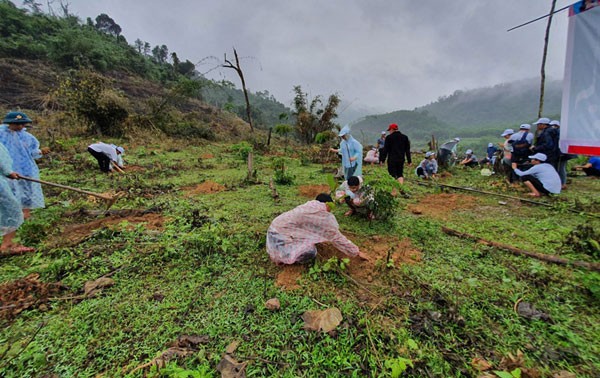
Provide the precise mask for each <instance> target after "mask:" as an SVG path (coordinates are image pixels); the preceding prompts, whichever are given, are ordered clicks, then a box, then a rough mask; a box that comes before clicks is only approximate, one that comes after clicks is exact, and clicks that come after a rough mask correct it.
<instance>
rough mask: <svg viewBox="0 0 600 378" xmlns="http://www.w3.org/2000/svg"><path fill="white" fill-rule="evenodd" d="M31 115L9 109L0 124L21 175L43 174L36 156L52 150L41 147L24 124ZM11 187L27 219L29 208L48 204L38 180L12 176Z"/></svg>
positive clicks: (0, 134) (1, 138)
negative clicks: (15, 178) (20, 178)
mask: <svg viewBox="0 0 600 378" xmlns="http://www.w3.org/2000/svg"><path fill="white" fill-rule="evenodd" d="M31 123H32V121H31V119H30V118H29V117H28V116H27V115H26V114H25V113H22V112H9V113H8V114H7V115H6V116H5V117H4V119H3V120H2V125H0V143H2V144H3V145H4V147H6V149H7V150H8V154H9V156H10V157H11V159H12V161H13V169H14V170H15V171H16V172H19V174H20V175H22V176H27V177H31V178H34V179H38V180H39V178H40V170H39V168H38V166H37V164H36V162H35V161H36V160H37V159H39V158H41V157H42V156H43V155H45V154H47V153H49V152H50V149H49V148H42V149H40V142H39V141H38V140H37V139H36V137H34V136H33V135H31V134H30V133H28V132H27V130H26V129H25V127H26V126H27V125H29V124H31ZM9 185H10V186H11V189H12V191H13V193H14V194H15V196H16V197H17V199H18V200H19V202H20V203H21V207H22V208H23V214H24V216H25V219H27V218H29V214H30V210H31V209H37V208H43V207H45V203H44V193H43V191H42V186H41V185H40V184H39V183H37V182H31V181H26V180H11V181H10V182H9Z"/></svg>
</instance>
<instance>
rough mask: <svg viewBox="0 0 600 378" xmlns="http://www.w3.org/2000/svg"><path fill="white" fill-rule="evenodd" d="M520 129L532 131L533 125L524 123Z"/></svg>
mask: <svg viewBox="0 0 600 378" xmlns="http://www.w3.org/2000/svg"><path fill="white" fill-rule="evenodd" d="M519 129H521V130H530V129H531V125H530V124H528V123H524V124H522V125H521V126H519Z"/></svg>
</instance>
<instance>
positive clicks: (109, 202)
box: [19, 175, 124, 210]
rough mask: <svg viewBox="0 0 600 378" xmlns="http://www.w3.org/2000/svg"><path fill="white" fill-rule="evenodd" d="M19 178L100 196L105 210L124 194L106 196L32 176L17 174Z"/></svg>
mask: <svg viewBox="0 0 600 378" xmlns="http://www.w3.org/2000/svg"><path fill="white" fill-rule="evenodd" d="M19 179H21V180H26V181H32V182H37V183H39V184H44V185H49V186H55V187H57V188H62V189H67V190H72V191H74V192H77V193H83V194H87V195H90V196H93V197H97V198H101V199H103V200H105V201H106V210H108V209H110V207H111V206H112V205H114V203H115V202H116V201H117V200H118V199H119V198H121V197H123V196H124V193H117V194H115V195H114V196H108V195H104V194H100V193H95V192H90V191H87V190H83V189H77V188H73V187H72V186H67V185H61V184H56V183H53V182H49V181H43V180H38V179H34V178H31V177H27V176H21V175H19Z"/></svg>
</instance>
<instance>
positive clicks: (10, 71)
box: [0, 0, 291, 136]
mask: <svg viewBox="0 0 600 378" xmlns="http://www.w3.org/2000/svg"><path fill="white" fill-rule="evenodd" d="M21 3H22V4H23V8H19V7H18V5H17V3H16V2H14V1H9V0H0V19H1V22H0V36H1V38H0V78H1V79H2V91H1V93H0V111H3V112H4V111H8V110H12V109H22V110H27V111H33V112H42V111H47V110H49V109H48V107H51V108H52V109H53V110H56V109H58V110H61V111H68V112H70V114H76V115H79V116H81V117H79V118H80V119H82V122H84V123H87V124H89V127H90V128H92V129H96V130H98V131H100V132H102V133H108V134H121V133H122V132H123V130H121V129H120V128H117V127H116V125H123V124H127V123H132V124H133V123H135V124H147V125H150V126H151V127H159V128H161V129H163V131H165V132H167V133H172V134H173V133H174V134H182V135H186V136H187V135H208V134H207V133H212V131H213V130H214V129H217V128H219V127H221V128H225V129H228V130H233V129H234V127H233V126H232V125H233V124H240V123H242V122H241V120H240V119H238V118H237V117H239V118H242V119H244V120H246V118H247V115H246V108H245V101H244V95H243V94H242V91H241V90H239V89H236V88H235V84H233V83H231V82H227V81H213V80H208V79H206V78H205V77H203V76H202V75H201V74H200V73H199V72H198V71H197V70H196V67H195V64H194V63H192V62H190V61H189V60H188V59H185V57H181V56H178V54H177V52H175V51H170V50H169V48H168V46H166V45H157V46H154V47H152V46H150V44H149V43H148V42H144V41H143V40H141V39H140V38H138V39H136V40H135V41H132V42H128V41H127V40H126V39H125V37H124V36H123V35H122V34H121V32H122V29H121V26H119V25H118V23H117V22H116V21H115V20H113V19H112V18H111V17H110V16H109V15H107V14H100V15H98V16H97V17H96V18H95V20H92V19H91V18H88V19H87V20H80V19H79V18H78V17H76V16H74V15H72V14H70V13H69V11H68V4H63V3H62V2H61V4H60V5H61V7H58V6H57V5H56V4H55V8H57V9H54V11H52V12H50V14H47V13H44V12H43V11H42V9H41V4H39V3H37V2H34V1H27V2H21ZM51 3H52V2H49V3H48V4H49V5H48V6H51ZM219 65H220V64H219V62H215V66H216V69H219ZM222 69H224V68H222ZM249 85H252V83H249ZM86 86H87V87H86ZM77 93H85V94H86V96H84V97H85V98H80V97H77V96H75V94H77ZM249 97H250V102H251V104H252V106H251V109H252V118H253V121H254V122H253V123H254V126H255V127H257V128H263V129H268V128H269V127H272V126H275V125H276V124H277V123H279V122H280V118H281V117H287V116H289V115H290V113H291V111H290V110H289V109H288V108H287V107H286V106H285V105H283V104H281V103H280V102H278V101H277V100H276V99H275V98H274V97H273V96H271V95H270V94H269V92H267V91H262V92H257V93H249ZM91 105H93V106H92V108H89V107H90V106H91ZM106 115H109V116H110V117H109V118H110V119H107V117H106ZM282 115H283V116H282ZM235 116H237V117H235ZM140 120H142V121H143V122H141V121H140ZM227 120H230V121H231V122H229V121H227ZM246 121H247V120H246ZM225 123H229V124H227V125H226V124H225ZM242 127H245V126H242Z"/></svg>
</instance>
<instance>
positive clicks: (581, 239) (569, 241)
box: [563, 225, 600, 259]
mask: <svg viewBox="0 0 600 378" xmlns="http://www.w3.org/2000/svg"><path fill="white" fill-rule="evenodd" d="M565 247H566V248H569V249H572V250H573V251H575V252H580V253H585V254H588V255H590V256H592V257H594V258H596V259H597V258H600V231H598V230H596V229H594V227H592V226H588V225H580V226H578V227H576V228H574V229H573V230H572V231H571V232H569V234H568V235H567V236H566V237H565V240H564V241H563V249H564V248H565Z"/></svg>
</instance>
